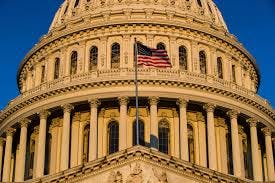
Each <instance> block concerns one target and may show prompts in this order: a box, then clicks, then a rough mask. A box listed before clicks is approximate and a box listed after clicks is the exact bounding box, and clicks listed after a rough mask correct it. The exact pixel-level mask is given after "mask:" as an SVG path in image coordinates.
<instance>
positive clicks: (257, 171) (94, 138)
mask: <svg viewBox="0 0 275 183" xmlns="http://www.w3.org/2000/svg"><path fill="white" fill-rule="evenodd" d="M118 100H119V104H120V107H119V108H120V116H119V119H120V121H119V150H124V149H126V148H127V127H126V126H127V115H128V110H127V109H128V101H129V98H128V97H120V98H118ZM88 102H89V104H90V118H89V119H90V121H89V123H90V135H89V139H90V140H89V151H88V152H89V155H88V160H89V161H93V160H96V159H97V158H99V156H98V153H99V148H98V147H99V143H100V141H99V139H98V128H99V124H98V106H99V105H100V104H101V102H100V101H99V100H98V99H91V100H89V101H88ZM158 102H159V98H158V97H149V104H150V147H151V148H152V149H154V150H158ZM188 103H189V101H187V100H185V99H184V98H179V99H178V100H177V104H178V106H179V110H178V111H179V124H177V125H178V126H179V129H178V130H179V137H178V138H179V139H178V141H179V144H175V146H179V147H178V150H179V152H178V154H179V155H178V156H179V158H181V159H182V160H185V161H189V160H190V157H189V149H188V148H189V147H188V132H187V129H188V127H187V125H188V119H187V106H188ZM62 108H63V119H62V127H61V128H55V129H54V130H56V131H57V132H58V131H59V132H62V133H54V134H55V135H53V136H52V138H53V139H54V140H53V142H52V143H54V144H53V145H52V147H53V148H54V149H52V151H51V158H54V159H55V161H54V163H55V164H51V165H50V172H51V173H57V172H59V171H63V170H67V169H69V168H72V167H74V166H76V165H77V164H78V163H77V160H76V161H74V160H73V159H70V153H69V152H70V140H72V141H73V138H72V137H73V136H74V135H75V134H71V133H74V132H73V131H72V130H71V129H72V126H71V125H72V122H71V113H72V111H73V109H74V106H73V105H72V104H66V105H63V106H62ZM203 109H204V110H205V112H206V119H207V120H206V122H207V125H206V127H204V128H202V127H199V128H198V135H206V134H207V140H208V141H207V142H206V140H205V141H204V142H199V143H201V144H203V143H204V144H206V145H205V146H207V148H206V147H204V148H202V150H200V151H201V153H199V156H201V157H200V159H201V160H200V163H197V162H195V163H197V164H199V165H201V166H205V167H207V160H208V168H210V169H212V170H215V171H221V169H222V168H221V163H224V162H221V152H220V151H219V150H216V148H217V147H218V146H221V144H222V143H223V142H220V141H219V140H218V138H217V135H218V134H217V132H216V131H215V117H214V112H215V109H216V106H215V105H213V104H205V105H203ZM49 111H50V110H41V111H40V112H39V119H40V123H39V133H38V145H37V147H36V152H35V156H36V159H37V160H39V161H35V163H34V173H33V178H36V177H42V176H44V168H45V156H48V154H47V155H46V154H45V149H46V137H47V136H46V133H47V125H48V123H47V121H48V117H49V115H51V113H50V112H49ZM227 115H228V116H229V118H230V129H231V142H232V146H231V147H232V156H233V170H234V172H233V174H234V176H236V177H243V174H242V164H241V162H242V157H241V153H242V149H241V148H242V147H241V146H240V143H239V142H240V139H239V127H238V115H239V113H238V112H237V111H235V110H228V111H227ZM247 122H248V123H249V125H250V139H251V152H252V164H253V177H254V180H255V181H263V172H262V164H263V163H262V162H261V155H260V154H259V149H258V146H259V142H258V134H257V123H258V122H257V121H256V119H253V118H249V119H247ZM53 123H54V121H53ZM19 124H20V128H21V130H20V139H19V151H18V153H16V160H15V163H13V166H14V164H15V168H14V170H15V173H14V175H15V176H14V179H13V178H12V174H13V173H12V172H13V166H11V164H12V159H13V158H12V146H13V134H14V133H15V129H14V128H8V129H7V130H6V131H5V134H6V137H5V138H3V137H1V138H0V173H1V172H3V173H2V175H1V176H2V181H3V182H8V181H10V180H14V181H16V182H22V181H24V175H25V163H26V146H27V145H26V144H27V139H28V138H27V134H28V133H27V132H28V125H29V124H30V120H28V119H22V121H20V122H19ZM52 130H53V129H52ZM261 131H262V132H263V134H264V136H265V148H266V149H265V152H266V158H267V162H266V163H267V175H268V176H267V177H268V180H269V181H275V173H274V159H273V158H274V157H273V147H272V138H271V130H270V128H268V127H264V128H262V130H261ZM219 133H222V132H221V131H220V132H219ZM78 135H79V134H78ZM200 139H203V138H200ZM204 139H205V138H204ZM4 145H5V147H4ZM57 147H61V148H60V153H59V155H57V154H54V152H56V151H58V148H57ZM73 148H76V147H73ZM203 149H204V150H203ZM206 149H208V153H206V152H204V151H206ZM4 150H5V152H4ZM58 156H60V157H58ZM2 157H4V161H3V162H2ZM2 164H3V171H2ZM222 172H223V171H222ZM223 173H224V172H223Z"/></svg>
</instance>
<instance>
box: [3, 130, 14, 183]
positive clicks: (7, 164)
mask: <svg viewBox="0 0 275 183" xmlns="http://www.w3.org/2000/svg"><path fill="white" fill-rule="evenodd" d="M14 132H15V129H13V128H9V129H8V130H7V132H6V135H7V138H6V147H5V157H4V167H3V178H2V181H3V182H8V181H9V180H10V172H11V156H12V140H13V134H14Z"/></svg>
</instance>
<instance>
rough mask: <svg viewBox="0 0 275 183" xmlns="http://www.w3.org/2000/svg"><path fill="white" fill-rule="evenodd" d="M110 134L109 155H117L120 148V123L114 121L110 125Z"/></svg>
mask: <svg viewBox="0 0 275 183" xmlns="http://www.w3.org/2000/svg"><path fill="white" fill-rule="evenodd" d="M108 133H109V154H112V153H115V152H117V151H118V148H119V146H118V145H119V125H118V122H116V121H112V122H110V123H109V125H108Z"/></svg>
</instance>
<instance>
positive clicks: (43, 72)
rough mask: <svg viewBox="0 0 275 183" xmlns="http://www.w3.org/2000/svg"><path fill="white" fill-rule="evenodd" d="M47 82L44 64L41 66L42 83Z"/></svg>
mask: <svg viewBox="0 0 275 183" xmlns="http://www.w3.org/2000/svg"><path fill="white" fill-rule="evenodd" d="M44 82H45V66H44V65H43V66H42V68H41V83H44Z"/></svg>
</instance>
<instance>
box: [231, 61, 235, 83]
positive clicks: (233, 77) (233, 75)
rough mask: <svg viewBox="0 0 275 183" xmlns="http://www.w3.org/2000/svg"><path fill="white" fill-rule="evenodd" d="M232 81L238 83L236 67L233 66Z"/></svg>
mask: <svg viewBox="0 0 275 183" xmlns="http://www.w3.org/2000/svg"><path fill="white" fill-rule="evenodd" d="M232 80H233V82H234V83H236V66H235V65H232Z"/></svg>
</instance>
